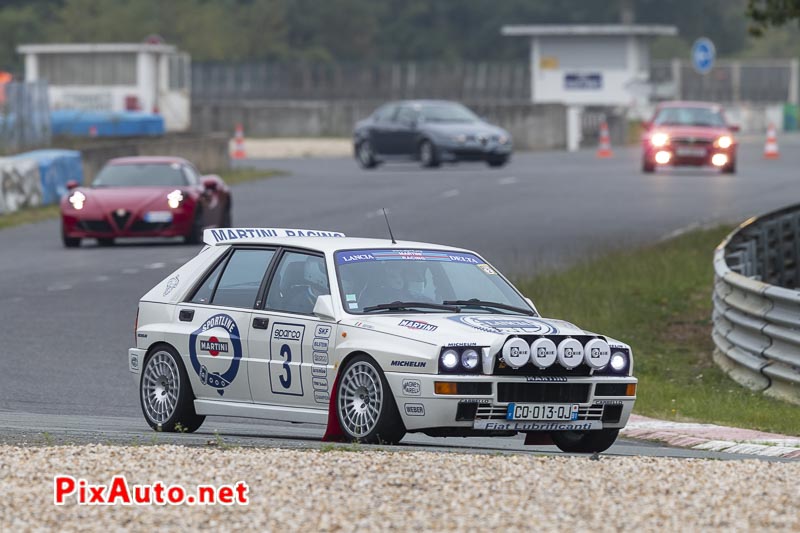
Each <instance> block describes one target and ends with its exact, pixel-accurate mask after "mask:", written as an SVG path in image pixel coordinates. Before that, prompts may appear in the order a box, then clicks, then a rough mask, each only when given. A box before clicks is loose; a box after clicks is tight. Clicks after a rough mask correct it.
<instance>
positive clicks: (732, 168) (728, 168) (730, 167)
mask: <svg viewBox="0 0 800 533" xmlns="http://www.w3.org/2000/svg"><path fill="white" fill-rule="evenodd" d="M722 173H723V174H736V159H734V158H732V159H731V160H730V161H729V162H728V164H727V165H725V166H724V167H722Z"/></svg>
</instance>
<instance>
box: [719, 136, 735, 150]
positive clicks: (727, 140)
mask: <svg viewBox="0 0 800 533" xmlns="http://www.w3.org/2000/svg"><path fill="white" fill-rule="evenodd" d="M732 144H733V138H732V137H731V136H730V135H723V136H722V137H720V138H719V139H717V146H719V147H720V148H730V147H731V145H732Z"/></svg>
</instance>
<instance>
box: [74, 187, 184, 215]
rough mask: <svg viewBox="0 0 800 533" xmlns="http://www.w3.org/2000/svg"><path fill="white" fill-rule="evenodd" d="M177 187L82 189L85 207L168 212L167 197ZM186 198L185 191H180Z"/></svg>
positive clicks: (105, 209)
mask: <svg viewBox="0 0 800 533" xmlns="http://www.w3.org/2000/svg"><path fill="white" fill-rule="evenodd" d="M176 188H177V187H98V188H96V189H92V188H83V189H81V192H82V193H83V194H84V195H86V203H87V205H92V206H94V207H97V208H100V209H102V210H104V211H107V210H115V209H128V210H136V209H139V208H143V207H151V208H155V207H157V208H159V209H164V210H168V209H169V206H168V205H167V195H168V194H169V193H171V192H172V191H174V190H176ZM180 190H181V191H182V192H183V195H184V196H188V194H189V193H188V192H187V191H186V190H185V189H180Z"/></svg>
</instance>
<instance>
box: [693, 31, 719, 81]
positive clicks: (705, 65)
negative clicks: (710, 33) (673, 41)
mask: <svg viewBox="0 0 800 533" xmlns="http://www.w3.org/2000/svg"><path fill="white" fill-rule="evenodd" d="M716 56H717V49H716V48H714V43H712V42H711V39H708V38H706V37H700V38H699V39H697V40H696V41H695V42H694V44H693V45H692V66H693V67H694V69H695V70H696V71H697V72H699V73H700V74H706V73H707V72H708V71H709V70H711V69H712V68H713V67H714V59H715V58H716Z"/></svg>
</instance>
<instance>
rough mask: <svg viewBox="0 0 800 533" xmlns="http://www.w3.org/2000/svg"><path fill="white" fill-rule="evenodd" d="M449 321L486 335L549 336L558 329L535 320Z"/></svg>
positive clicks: (460, 318)
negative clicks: (483, 332) (484, 332)
mask: <svg viewBox="0 0 800 533" xmlns="http://www.w3.org/2000/svg"><path fill="white" fill-rule="evenodd" d="M448 318H449V319H450V320H453V321H455V322H459V323H461V324H463V325H465V326H469V327H471V328H475V329H479V330H481V331H486V332H487V333H500V334H502V333H518V334H529V335H533V334H538V335H551V334H555V333H558V328H556V327H554V326H551V325H550V324H548V323H547V322H544V321H542V320H537V319H535V318H527V317H525V318H497V317H482V316H452V317H448Z"/></svg>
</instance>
